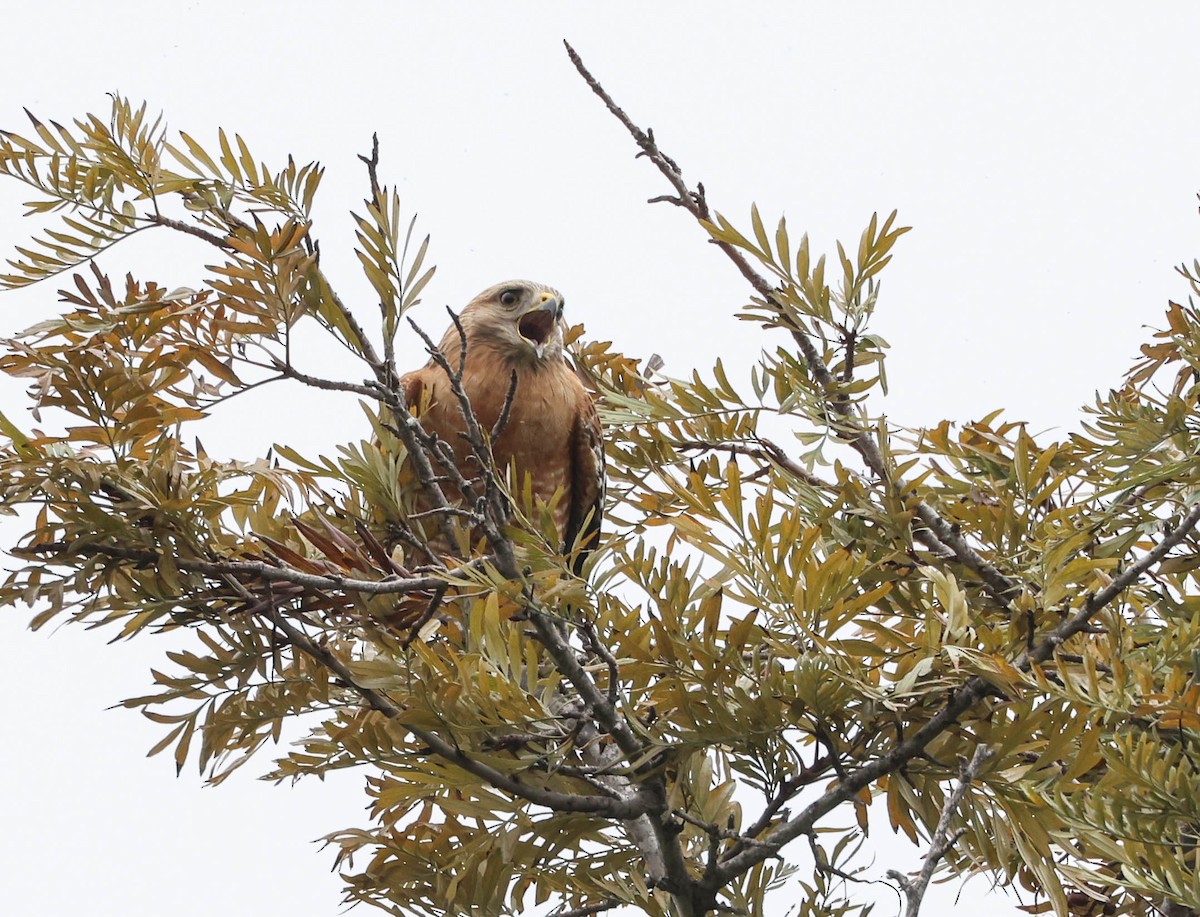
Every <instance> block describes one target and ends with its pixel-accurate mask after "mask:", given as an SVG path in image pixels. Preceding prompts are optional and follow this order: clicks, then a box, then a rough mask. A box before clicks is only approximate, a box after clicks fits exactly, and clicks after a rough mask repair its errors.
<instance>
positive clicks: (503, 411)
mask: <svg viewBox="0 0 1200 917" xmlns="http://www.w3.org/2000/svg"><path fill="white" fill-rule="evenodd" d="M516 396H517V371H516V370H515V369H514V370H513V371H512V376H511V378H510V379H509V381H508V392H506V393H505V395H504V405H503V407H501V408H500V416H499V417H497V418H496V423H495V424H494V425H493V426H492V432H491V433H489V434H488V440H489V441H490V442H493V443H494V442H495V441H496V440H498V439H499V438H500V434H501V433H503V432H504V428H505V427H507V426H508V415H509V413H510V412H511V411H512V405H513V399H514V398H515V397H516Z"/></svg>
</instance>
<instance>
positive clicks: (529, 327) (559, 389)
mask: <svg viewBox="0 0 1200 917" xmlns="http://www.w3.org/2000/svg"><path fill="white" fill-rule="evenodd" d="M562 307H563V298H562V296H561V294H559V293H558V291H557V290H554V289H553V288H551V287H547V286H544V285H542V284H540V283H533V282H530V281H525V280H514V281H508V282H506V283H499V284H496V285H495V286H494V287H490V288H489V289H487V290H484V291H483V292H482V293H480V294H479V295H478V296H476V297H475V298H474V299H473V300H471V302H470V303H468V305H467V306H466V308H465V309H463V311H462V313H461V315H460V316H459V321H460V322H461V324H462V327H463V330H464V332H465V333H466V338H467V358H466V366H465V368H464V370H463V377H462V381H463V388H464V390H465V391H466V393H467V397H468V398H469V399H470V402H471V407H472V411H473V413H474V414H475V417H476V419H477V420H478V423H479V426H480V428H481V429H482V430H483V431H484V432H485V433H487V432H489V431H491V430H492V429H493V428H494V427H495V425H496V421H497V420H498V419H499V417H500V414H501V411H502V410H503V408H504V402H505V398H506V396H507V394H508V389H509V385H510V382H511V378H512V372H513V370H516V372H517V388H516V392H515V395H514V396H513V401H512V406H511V408H510V410H509V416H508V420H507V422H506V424H505V425H504V428H503V430H502V431H501V433H500V435H499V436H498V437H497V439H496V441H495V442H494V443H493V444H492V454H493V456H494V457H495V460H496V466H497V468H499V469H500V470H501V472H503V471H504V470H505V469H506V468H507V467H508V465H509V463H510V462H512V463H514V464H515V467H516V473H517V477H516V480H517V482H523V481H524V477H525V475H526V474H528V475H529V476H530V479H531V483H532V490H533V495H534V497H535V498H536V499H538V500H541V501H545V502H547V503H549V502H550V501H551V499H552V498H553V497H554V495H555V493H556V492H557V491H558V490H559V489H561V490H562V496H561V498H560V499H559V501H558V503H557V505H556V506H555V512H554V524H555V529H556V531H557V534H558V536H559V539H560V542H561V544H562V546H563V548H564V549H565V550H571V549H573V548H576V547H581V548H584V549H586V548H589V547H594V545H595V540H596V537H597V535H598V532H599V528H600V517H601V513H602V509H603V501H604V447H603V442H602V440H601V431H600V421H599V419H598V418H597V416H596V409H595V405H594V404H593V403H592V398H591V396H590V395H589V394H588V392H587V390H586V389H585V388H584V386H583V383H582V382H581V381H580V379H579V377H578V375H576V373H575V371H574V370H573V369H572V368H571V366H570V364H569V363H568V362H567V360H566V356H565V354H564V352H563V321H562ZM438 349H439V350H440V351H441V352H442V354H443V355H444V356H445V357H446V359H447V360H448V361H449V363H450V365H451V367H453V368H454V369H455V370H457V369H458V364H459V360H460V353H461V338H460V336H459V333H458V329H457V328H455V327H454V326H453V325H451V326H450V328H449V329H448V330H447V331H446V334H445V337H443V338H442V342H441V344H440V345H439V348H438ZM400 382H401V385H402V387H403V389H404V394H405V397H406V398H407V399H408V403H409V405H410V406H413V407H417V408H421V409H423V412H422V413H421V415H420V416H421V423H422V424H423V425H424V427H425V429H426V430H427V431H429V432H430V433H433V434H436V435H437V436H438V437H439V438H440V439H442V440H444V441H445V442H447V443H448V444H450V445H451V446H452V447H453V448H454V450H455V458H456V464H457V466H458V468H459V470H460V471H461V473H462V474H463V476H464V477H465V478H467V479H470V478H474V477H476V476H477V474H478V468H477V467H476V466H475V464H474V462H473V461H471V460H469V459H468V458H467V456H468V455H469V453H470V447H469V446H468V445H467V443H466V442H465V441H464V440H463V437H462V433H463V432H464V431H465V429H466V424H465V422H464V419H463V416H462V411H461V409H460V407H459V402H458V400H457V399H456V398H455V396H454V393H453V391H452V389H451V383H450V380H449V378H448V377H447V375H446V372H445V370H444V369H443V368H442V367H440V366H438V365H437V363H436V362H435V361H434V360H432V359H431V360H430V361H429V362H428V363H427V364H426V365H425V366H423V367H421V368H420V369H418V370H415V371H413V372H410V373H408V374H406V375H405V376H404V377H403V378H402V379H401V380H400ZM449 495H450V496H456V494H454V493H453V491H451V493H450V494H449ZM585 554H586V550H584V551H581V552H580V555H579V558H578V559H577V561H576V570H577V571H578V569H579V567H580V564H581V562H582V558H583V556H584V555H585Z"/></svg>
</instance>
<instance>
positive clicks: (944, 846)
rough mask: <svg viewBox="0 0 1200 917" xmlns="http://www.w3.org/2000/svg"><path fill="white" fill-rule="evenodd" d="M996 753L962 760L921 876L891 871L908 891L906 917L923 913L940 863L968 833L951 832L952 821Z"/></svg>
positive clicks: (981, 751)
mask: <svg viewBox="0 0 1200 917" xmlns="http://www.w3.org/2000/svg"><path fill="white" fill-rule="evenodd" d="M993 754H994V752H993V751H992V750H991V749H990V748H988V747H987V746H986V745H980V746H978V747H977V748H976V749H975V754H974V755H972V756H971V760H970V761H967V760H966V759H965V758H964V759H962V760H960V761H959V769H958V780H957V782H956V783H955V784H954V788H953V789H952V790H951V791H950V795H949V796H947V797H946V801H945V803H944V804H943V805H942V814H941V816H940V817H939V818H938V823H937V827H936V828H935V829H934V832H933V836H932V837H931V838H930V839H929V852H928V853H926V854H925V861H924V863H922V864H921V871H920V872H919V873H918V874H917V877H916V878H915V879H909V878H908V877H906V876H905V875H903V874H902V873H900V872H897V871H896V870H894V869H889V870H888V871H887V875H888V878H890V879H894V880H895V882H896V884H898V885H899V886H900V889H901V891H903V892H904V898H905V902H906V903H905V908H904V917H917V914H918V913H919V912H920V910H921V902H922V901H923V900H924V898H925V890H926V889H927V888H928V887H929V883H930V881H931V880H932V879H933V874H934V872H936V871H937V867H938V864H939V863H940V862H941V861H942V859H943V858H944V857H945V856H946V854H947V853H949V852H950V849H951V848H952V847H953V846H954V845H955V844H956V843H957V842H958V839H959V838H960V837H962V836H963V835H964V834H966V832H967V829H966V828H959V829H957V830H955V831H951V830H950V821H951V819H953V818H954V813H955V812H956V811H957V810H958V806H959V804H960V803H961V802H962V800H963V797H964V796H965V795H966V794H967V790H968V789H970V787H971V783H972V781H974V780H975V778H976V777H978V776H979V772H980V771H981V770H982V769H983V765H984V764H985V763H987V761H988V760H989V759H990V758H991V757H992V755H993Z"/></svg>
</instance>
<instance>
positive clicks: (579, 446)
mask: <svg viewBox="0 0 1200 917" xmlns="http://www.w3.org/2000/svg"><path fill="white" fill-rule="evenodd" d="M570 450H571V462H570V465H569V468H570V469H571V471H570V474H571V480H570V481H569V482H567V483H569V484H570V493H571V505H570V508H569V511H568V514H567V524H566V528H565V531H564V532H563V553H565V554H569V553H570V552H571V551H573V550H577V551H578V553H577V554H576V555H575V559H574V561H573V562H572V564H571V569H572V570H573V571H574V572H575V574H576V575H577V576H580V575H582V571H583V563H584V561H585V560H587V557H588V555H589V554H590V553H591V552H592V551H593V550H594V549H595V548H596V545H597V544H599V542H600V523H601V521H602V520H603V518H604V439H603V437H602V435H601V429H600V417H599V416H598V415H597V413H596V405H595V404H594V403H593V401H592V398H591V396H590V395H589V394H588V393H587V391H586V389H583V387H582V386H580V397H579V404H578V408H577V410H576V413H575V423H574V426H573V429H572V431H571V441H570Z"/></svg>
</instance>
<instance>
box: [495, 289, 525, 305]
mask: <svg viewBox="0 0 1200 917" xmlns="http://www.w3.org/2000/svg"><path fill="white" fill-rule="evenodd" d="M520 298H521V291H520V290H505V291H504V292H503V293H501V294H500V302H502V303H504V305H506V306H515V305H516V304H517V300H518V299H520Z"/></svg>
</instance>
